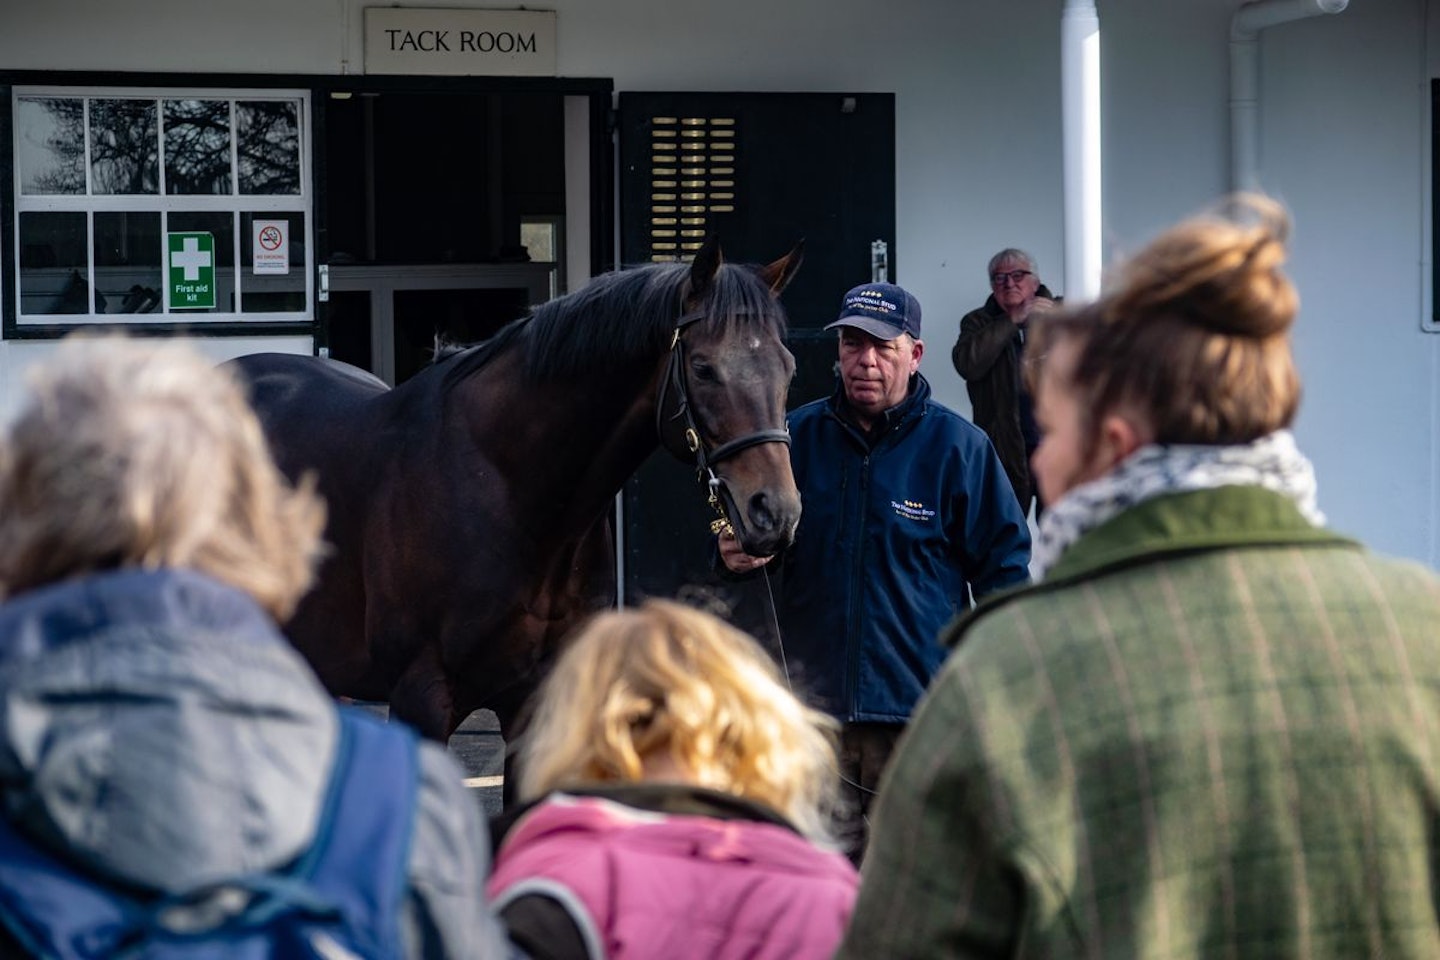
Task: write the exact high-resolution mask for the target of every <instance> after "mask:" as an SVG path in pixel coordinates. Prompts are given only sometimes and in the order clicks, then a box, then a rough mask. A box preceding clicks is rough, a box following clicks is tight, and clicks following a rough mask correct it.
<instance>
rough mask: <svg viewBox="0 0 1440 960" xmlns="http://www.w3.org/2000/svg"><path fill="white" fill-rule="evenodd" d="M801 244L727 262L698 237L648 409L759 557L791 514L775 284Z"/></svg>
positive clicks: (786, 529)
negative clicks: (655, 402) (767, 258)
mask: <svg viewBox="0 0 1440 960" xmlns="http://www.w3.org/2000/svg"><path fill="white" fill-rule="evenodd" d="M800 260H801V248H800V246H799V245H798V244H797V245H796V247H795V249H793V250H791V251H790V253H788V254H786V255H785V256H783V257H781V258H780V259H779V260H776V261H775V262H774V263H771V264H769V265H768V266H764V267H758V268H756V267H747V266H739V265H733V264H726V263H724V261H723V258H722V257H721V255H720V248H719V244H718V243H716V242H715V241H714V240H713V239H712V240H710V241H708V242H706V243H705V245H704V246H703V247H702V248H701V249H700V251H699V252H698V253H697V254H696V255H695V259H694V262H693V263H692V265H691V269H690V275H689V280H688V283H687V285H686V286H687V292H686V294H685V296H684V306H683V314H682V316H681V318H680V321H679V323H678V324H677V327H676V335H675V340H674V343H673V345H672V348H671V352H670V369H669V371H668V372H667V373H666V375H665V380H664V381H663V382H664V387H663V392H662V395H661V398H660V403H659V409H658V411H657V413H658V417H659V423H660V434H661V439H662V441H664V443H665V446H666V447H667V448H669V449H670V451H671V452H672V453H674V454H675V455H676V456H679V457H681V458H682V459H686V460H693V461H694V462H695V463H696V465H697V467H698V468H699V469H700V471H701V476H702V479H704V480H706V481H707V482H708V483H709V484H710V488H711V493H712V495H713V496H714V497H715V498H716V501H717V504H718V506H719V507H720V508H722V509H723V511H724V514H725V517H726V518H727V519H728V520H729V522H730V524H731V526H732V527H733V528H734V531H735V536H736V538H737V539H738V540H739V542H740V546H741V547H742V548H744V549H745V551H746V552H748V553H751V554H754V555H756V556H768V555H770V554H772V553H775V552H776V551H778V550H780V549H782V548H783V547H785V546H787V545H788V544H789V543H790V541H791V539H792V537H793V536H794V534H795V525H796V524H797V523H798V522H799V520H800V493H799V491H798V490H796V489H795V477H794V474H792V473H791V470H790V448H789V442H790V435H789V431H788V430H787V429H786V427H785V395H786V392H787V391H788V390H789V387H790V379H791V378H792V377H793V376H794V374H795V358H794V357H792V356H791V355H790V351H789V350H787V349H786V348H785V344H784V342H783V341H782V339H781V338H782V336H783V335H784V332H785V315H784V310H783V308H782V307H781V306H780V301H779V300H778V299H777V298H778V297H779V294H780V291H781V290H783V289H784V288H785V285H786V284H787V283H789V282H790V278H791V277H793V276H794V274H795V271H796V270H797V269H799V266H800Z"/></svg>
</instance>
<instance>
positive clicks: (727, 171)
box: [710, 157, 735, 177]
mask: <svg viewBox="0 0 1440 960" xmlns="http://www.w3.org/2000/svg"><path fill="white" fill-rule="evenodd" d="M734 159H735V158H734V157H726V158H725V162H726V163H729V162H730V161H731V160H734ZM710 175H711V176H714V177H731V176H734V175H735V168H734V167H711V168H710Z"/></svg>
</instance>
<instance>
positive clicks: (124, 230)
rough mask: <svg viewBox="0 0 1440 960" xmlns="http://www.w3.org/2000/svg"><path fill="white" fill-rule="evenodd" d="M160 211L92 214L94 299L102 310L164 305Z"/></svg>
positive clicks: (146, 309) (154, 308)
mask: <svg viewBox="0 0 1440 960" xmlns="http://www.w3.org/2000/svg"><path fill="white" fill-rule="evenodd" d="M160 259H161V249H160V214H159V213H97V214H95V283H96V286H97V287H98V288H99V293H98V294H97V296H96V303H97V304H98V303H99V302H100V301H101V299H102V298H103V300H104V304H105V306H104V311H103V312H105V313H159V312H161V311H162V310H163V309H164V304H165V300H164V296H163V295H162V294H161V292H160V291H161V289H162V288H161V283H162V279H161V272H160Z"/></svg>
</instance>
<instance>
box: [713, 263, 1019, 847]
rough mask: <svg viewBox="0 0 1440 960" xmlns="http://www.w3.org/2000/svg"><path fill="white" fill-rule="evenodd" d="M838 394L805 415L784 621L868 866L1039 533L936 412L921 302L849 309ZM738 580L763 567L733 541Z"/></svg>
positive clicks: (730, 560)
mask: <svg viewBox="0 0 1440 960" xmlns="http://www.w3.org/2000/svg"><path fill="white" fill-rule="evenodd" d="M826 329H827V330H829V329H838V330H839V346H840V377H839V381H840V382H839V383H838V384H837V386H836V390H835V393H834V394H833V395H832V396H830V397H829V398H828V399H823V400H816V401H815V402H813V403H809V404H806V405H805V406H803V407H800V408H799V409H797V410H795V411H794V412H793V413H792V414H791V415H790V433H791V448H790V449H791V454H790V456H791V462H792V465H793V467H794V470H795V482H796V484H797V485H798V486H799V488H800V495H801V500H802V504H803V511H802V513H801V516H800V526H799V528H798V530H797V531H796V536H795V542H794V544H793V545H792V546H791V547H790V548H789V549H788V550H786V551H785V552H784V554H782V555H781V558H780V566H781V569H782V570H783V582H784V591H783V595H782V599H781V602H780V605H779V608H778V610H777V614H778V617H779V620H780V629H781V643H782V644H783V648H784V653H785V657H786V660H787V662H788V663H789V664H790V666H791V668H792V674H793V676H794V680H795V682H796V683H797V685H798V687H799V688H800V691H801V692H802V693H803V694H805V695H807V696H808V697H809V698H810V699H811V700H812V702H814V703H815V704H816V705H817V706H819V707H821V708H822V709H824V710H827V711H828V712H830V713H831V714H832V715H833V716H835V717H836V718H837V719H838V720H840V721H841V723H842V725H843V726H842V733H841V754H842V756H841V765H842V769H841V773H842V775H843V777H844V778H845V780H846V782H847V784H848V785H849V788H850V792H851V793H852V794H853V796H854V806H855V808H856V809H855V810H854V811H853V813H854V814H855V817H856V829H855V830H854V831H853V832H854V833H855V834H857V836H855V837H854V838H853V839H854V841H855V844H854V851H855V854H856V858H857V860H858V856H859V853H860V852H862V851H863V844H864V828H863V824H864V820H863V817H864V813H865V811H866V810H867V809H868V807H869V801H870V799H871V798H872V797H873V796H874V791H875V788H876V786H877V784H878V782H879V776H880V772H881V769H882V768H883V766H884V764H885V761H886V759H887V758H888V757H889V754H890V750H891V748H892V747H893V745H894V743H895V741H896V739H898V737H899V735H900V732H901V730H902V729H903V728H904V724H905V722H906V721H907V720H908V719H909V717H910V711H911V710H912V709H913V708H914V706H915V704H916V702H917V701H918V700H919V699H920V695H921V694H922V693H923V692H924V690H925V687H926V685H927V684H928V683H929V682H930V678H931V677H932V676H934V674H935V672H936V671H937V670H938V669H939V666H940V663H941V661H943V660H944V658H945V655H946V650H945V648H944V647H942V646H941V645H940V644H939V642H938V641H937V636H938V634H939V633H940V629H941V628H942V627H943V626H945V624H946V623H948V622H949V621H950V620H951V619H952V618H953V617H955V616H956V615H957V614H959V613H961V612H962V611H964V610H965V609H966V608H968V607H969V606H970V604H971V602H972V599H978V598H980V597H983V596H984V595H985V594H987V593H990V592H992V591H995V590H1000V589H1003V588H1006V587H1011V586H1015V585H1017V584H1021V583H1024V582H1025V581H1026V580H1027V578H1028V576H1029V563H1030V531H1029V527H1028V526H1027V525H1026V522H1025V517H1024V515H1023V514H1022V513H1021V512H1020V507H1019V504H1018V502H1017V500H1016V498H1015V494H1014V491H1013V490H1012V488H1011V486H1010V481H1009V479H1008V478H1007V477H1006V474H1005V470H1004V468H1003V467H1002V466H1001V464H1000V460H999V458H998V457H997V456H996V454H995V449H994V447H993V446H992V445H991V443H990V440H989V438H988V437H986V435H985V434H984V432H982V431H981V430H980V429H979V428H977V427H976V426H975V425H974V424H972V423H970V422H969V421H968V420H966V419H964V418H963V417H961V416H960V415H959V414H957V413H955V412H954V411H953V410H950V409H948V408H947V407H944V406H942V405H941V404H939V403H938V402H936V401H935V400H933V399H931V395H930V384H929V383H928V382H926V380H925V378H924V377H923V376H921V375H920V373H919V372H918V371H919V366H920V358H921V356H922V354H923V353H924V351H925V344H924V341H922V340H921V339H920V303H919V301H917V300H916V299H915V297H913V296H912V295H910V294H909V293H907V292H906V291H905V290H903V289H901V288H900V287H897V286H895V285H893V284H888V283H868V284H863V285H861V286H859V287H856V288H854V289H853V290H851V291H850V292H849V293H847V294H846V295H845V298H844V300H843V302H842V306H841V310H840V317H839V319H838V320H836V321H835V322H834V323H832V324H829V325H828V326H827V327H826ZM719 547H720V558H721V560H722V561H723V562H724V564H725V566H726V568H727V569H729V570H730V571H731V572H733V573H742V574H743V573H747V572H749V571H752V570H755V569H758V568H759V567H760V566H763V565H764V564H766V563H769V562H770V560H771V559H772V558H768V557H758V558H757V557H751V556H748V555H747V554H745V553H744V552H743V551H741V549H740V547H739V545H738V544H737V543H736V542H735V540H734V538H733V536H728V535H725V536H722V537H721V539H720V543H719Z"/></svg>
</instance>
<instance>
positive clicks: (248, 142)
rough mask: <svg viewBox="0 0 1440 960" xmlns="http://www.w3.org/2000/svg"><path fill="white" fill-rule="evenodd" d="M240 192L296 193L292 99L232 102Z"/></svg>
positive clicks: (297, 177) (297, 140) (297, 131)
mask: <svg viewBox="0 0 1440 960" xmlns="http://www.w3.org/2000/svg"><path fill="white" fill-rule="evenodd" d="M235 129H236V147H237V154H238V163H239V176H240V192H241V193H242V194H252V195H253V194H265V195H274V194H284V195H298V194H299V193H300V125H299V115H298V104H297V103H296V102H295V101H293V100H248V101H240V102H238V103H236V105H235Z"/></svg>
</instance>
